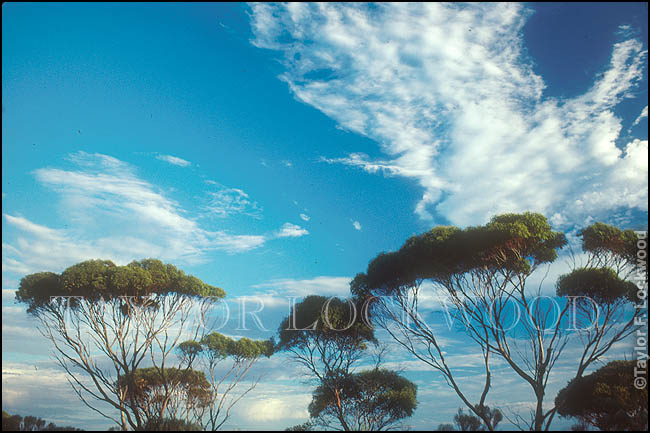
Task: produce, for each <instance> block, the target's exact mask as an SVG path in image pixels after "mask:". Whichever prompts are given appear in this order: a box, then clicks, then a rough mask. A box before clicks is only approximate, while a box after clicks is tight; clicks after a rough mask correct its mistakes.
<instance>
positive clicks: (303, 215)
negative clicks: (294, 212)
mask: <svg viewBox="0 0 650 433" xmlns="http://www.w3.org/2000/svg"><path fill="white" fill-rule="evenodd" d="M300 218H301V219H302V220H303V221H309V220H310V219H311V218H309V215H305V214H304V213H301V214H300Z"/></svg>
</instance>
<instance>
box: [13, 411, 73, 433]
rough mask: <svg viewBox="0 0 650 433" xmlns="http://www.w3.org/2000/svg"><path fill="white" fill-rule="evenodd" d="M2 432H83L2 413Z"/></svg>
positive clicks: (39, 420)
mask: <svg viewBox="0 0 650 433" xmlns="http://www.w3.org/2000/svg"><path fill="white" fill-rule="evenodd" d="M2 431H83V430H82V429H78V428H75V427H59V426H57V425H56V424H54V423H53V422H50V423H48V422H47V421H45V420H44V419H42V418H38V417H35V416H30V415H27V416H25V417H24V418H23V417H22V416H20V415H10V414H8V413H7V412H5V411H4V410H3V411H2Z"/></svg>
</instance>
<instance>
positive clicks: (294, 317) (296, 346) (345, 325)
mask: <svg viewBox="0 0 650 433" xmlns="http://www.w3.org/2000/svg"><path fill="white" fill-rule="evenodd" d="M374 341H375V338H374V334H373V331H372V329H371V328H370V327H369V326H367V325H366V324H365V323H363V321H361V320H360V317H359V315H357V314H356V310H355V309H354V304H351V303H348V302H346V301H343V300H340V299H338V298H331V299H328V298H325V297H323V296H307V297H306V298H305V299H304V300H303V301H302V302H300V303H298V304H297V305H294V306H293V307H292V310H291V313H290V314H289V316H288V317H286V318H285V319H284V320H283V321H282V323H281V324H280V328H279V342H278V345H277V350H280V351H286V352H289V353H290V354H291V356H292V358H293V359H294V361H296V362H297V363H299V364H300V365H302V366H303V367H305V368H306V369H307V370H308V371H309V372H310V373H311V374H312V375H313V376H314V378H315V379H316V381H317V383H318V384H319V386H323V387H326V388H327V389H328V391H329V393H330V394H331V395H333V396H334V401H335V403H334V409H333V411H334V417H335V419H336V420H337V421H338V422H339V423H340V425H341V427H342V428H343V429H344V430H346V431H349V430H350V429H351V427H350V426H349V425H348V424H347V419H348V418H347V417H346V414H345V407H344V406H343V404H342V402H343V399H342V393H343V392H344V383H345V382H346V381H347V380H348V378H349V376H350V374H351V372H352V368H353V366H354V365H355V364H356V363H357V362H358V361H359V359H360V358H361V357H362V355H363V352H364V350H366V348H367V344H368V343H371V342H374Z"/></svg>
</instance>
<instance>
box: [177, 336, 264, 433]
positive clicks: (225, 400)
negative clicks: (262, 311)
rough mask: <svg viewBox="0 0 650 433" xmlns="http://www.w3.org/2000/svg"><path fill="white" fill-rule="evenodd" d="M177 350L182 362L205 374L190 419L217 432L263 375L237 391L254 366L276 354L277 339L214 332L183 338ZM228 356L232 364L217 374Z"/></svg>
mask: <svg viewBox="0 0 650 433" xmlns="http://www.w3.org/2000/svg"><path fill="white" fill-rule="evenodd" d="M178 351H179V352H180V354H181V360H182V362H183V363H184V364H185V365H188V366H190V367H192V368H197V369H199V370H200V371H199V372H200V373H201V375H202V376H201V377H202V381H201V388H200V389H201V394H200V397H201V398H195V399H193V400H192V401H194V402H195V403H194V404H192V405H190V406H188V408H191V409H192V418H191V419H193V420H194V422H195V423H198V424H200V425H201V427H202V429H203V430H206V429H210V430H212V431H215V430H218V429H219V428H221V427H222V426H223V424H224V423H225V422H226V421H227V420H228V418H229V417H230V411H231V410H232V408H233V407H234V406H235V404H237V403H238V402H239V401H240V400H241V399H242V398H243V397H244V396H245V395H246V394H248V393H249V392H250V391H251V390H252V389H253V388H255V386H256V385H257V383H258V382H259V380H260V377H255V378H253V379H252V381H251V382H250V383H249V385H248V386H246V387H244V389H243V390H241V391H239V392H238V391H237V389H238V385H240V384H241V382H242V381H243V380H244V379H245V378H246V377H247V375H248V374H249V372H250V370H251V368H252V367H253V365H255V363H256V362H257V361H258V360H259V359H260V358H261V357H262V356H265V357H267V358H268V357H270V356H271V355H272V354H273V351H274V342H273V340H272V339H271V340H266V341H265V340H250V339H248V338H240V339H239V340H234V339H232V338H230V337H227V336H225V335H222V334H220V333H218V332H212V333H210V334H207V335H205V336H203V337H202V338H201V340H200V341H193V340H188V341H184V342H183V343H181V344H179V346H178ZM227 359H228V360H230V366H229V367H227V366H226V368H225V373H224V374H218V372H219V368H220V367H221V366H222V364H223V363H224V362H225V361H226V360H227ZM197 373H198V372H197ZM206 374H207V379H206ZM206 385H207V386H206ZM188 414H189V411H188ZM188 416H189V415H188ZM188 419H189V418H188Z"/></svg>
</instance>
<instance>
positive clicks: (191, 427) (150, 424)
mask: <svg viewBox="0 0 650 433" xmlns="http://www.w3.org/2000/svg"><path fill="white" fill-rule="evenodd" d="M140 430H142V431H201V426H200V425H198V424H192V423H190V422H187V421H183V420H182V419H176V418H163V419H151V420H149V421H147V422H146V423H145V424H144V425H143V426H142V427H141V428H140Z"/></svg>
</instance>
